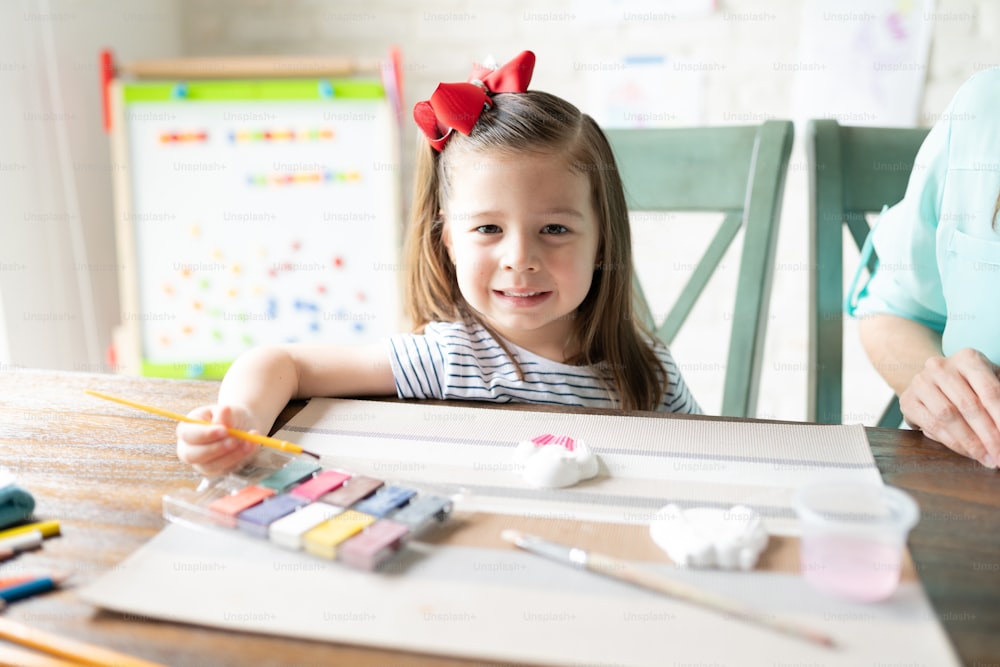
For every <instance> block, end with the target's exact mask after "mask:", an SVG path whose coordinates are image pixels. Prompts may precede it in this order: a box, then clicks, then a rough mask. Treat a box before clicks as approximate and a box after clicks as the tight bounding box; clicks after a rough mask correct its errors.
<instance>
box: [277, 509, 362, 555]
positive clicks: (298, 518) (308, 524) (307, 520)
mask: <svg viewBox="0 0 1000 667" xmlns="http://www.w3.org/2000/svg"><path fill="white" fill-rule="evenodd" d="M343 511H344V508H342V507H337V506H336V505H327V504H326V503H313V504H312V505H306V506H305V507H303V508H302V509H300V510H297V511H295V512H292V513H291V514H289V515H287V516H284V517H282V518H280V519H278V520H277V521H275V522H274V523H272V524H271V527H270V528H269V529H268V531H267V534H268V537H270V538H271V541H272V542H274V543H275V544H277V545H280V546H283V547H285V548H287V549H301V548H302V537H303V535H305V534H306V533H307V532H309V531H310V530H312V529H313V528H315V527H316V526H318V525H320V524H321V523H323V522H324V521H328V520H330V519H332V518H333V517H335V516H337V515H338V514H340V513H341V512H343Z"/></svg>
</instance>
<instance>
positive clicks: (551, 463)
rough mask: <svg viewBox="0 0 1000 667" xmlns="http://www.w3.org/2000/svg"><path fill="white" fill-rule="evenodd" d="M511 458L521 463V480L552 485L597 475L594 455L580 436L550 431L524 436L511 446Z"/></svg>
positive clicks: (547, 486) (560, 484) (547, 487)
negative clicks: (575, 436) (525, 437)
mask: <svg viewBox="0 0 1000 667" xmlns="http://www.w3.org/2000/svg"><path fill="white" fill-rule="evenodd" d="M514 461H515V462H517V463H520V464H522V465H523V466H524V473H523V475H524V481H526V482H527V483H528V484H530V485H531V486H535V487H539V488H546V489H553V488H558V487H563V486H573V485H574V484H576V483H577V482H579V481H581V480H584V479H590V478H591V477H594V476H596V475H597V468H598V466H597V455H596V454H594V452H592V451H591V450H590V447H588V446H587V443H585V442H584V441H583V440H574V439H573V438H571V437H569V436H566V435H560V436H555V435H552V434H549V433H546V434H544V435H539V436H536V437H534V438H532V439H531V440H523V441H521V442H520V443H518V445H517V449H515V450H514Z"/></svg>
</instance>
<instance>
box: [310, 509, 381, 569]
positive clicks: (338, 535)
mask: <svg viewBox="0 0 1000 667" xmlns="http://www.w3.org/2000/svg"><path fill="white" fill-rule="evenodd" d="M373 523H375V517H373V516H371V515H370V514H362V513H361V512H355V511H354V510H346V511H344V512H342V513H340V514H338V515H337V516H335V517H333V518H332V519H330V520H329V521H325V522H323V523H321V524H320V525H318V526H316V527H315V528H313V529H312V530H310V531H308V532H307V533H306V534H305V535H303V536H302V546H303V547H304V548H305V550H306V551H307V552H309V553H311V554H313V555H314V556H322V557H323V558H329V559H330V560H333V559H334V558H336V557H337V547H338V546H339V545H340V544H341V543H342V542H344V541H345V540H347V539H348V538H351V537H354V536H355V535H357V534H358V533H360V532H361V531H362V530H364V529H365V528H367V527H368V526H370V525H372V524H373Z"/></svg>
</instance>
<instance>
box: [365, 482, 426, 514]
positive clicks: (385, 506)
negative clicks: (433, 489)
mask: <svg viewBox="0 0 1000 667" xmlns="http://www.w3.org/2000/svg"><path fill="white" fill-rule="evenodd" d="M415 495H417V492H416V491H414V490H413V489H407V488H405V487H402V486H384V487H382V488H381V489H379V490H378V491H377V492H376V493H375V495H373V496H369V497H368V498H365V499H364V500H362V501H361V502H359V503H358V504H357V505H355V506H354V509H356V510H357V511H359V512H364V513H365V514H371V515H372V516H377V517H378V518H380V519H381V518H382V517H384V516H385V515H386V514H388V513H389V512H391V511H393V510H395V509H397V508H399V507H402V506H403V505H405V504H406V503H408V502H410V498H412V497H413V496H415Z"/></svg>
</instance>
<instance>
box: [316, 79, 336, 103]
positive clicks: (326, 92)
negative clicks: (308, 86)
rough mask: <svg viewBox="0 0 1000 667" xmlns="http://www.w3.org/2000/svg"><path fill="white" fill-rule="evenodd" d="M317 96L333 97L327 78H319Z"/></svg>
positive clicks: (331, 87)
mask: <svg viewBox="0 0 1000 667" xmlns="http://www.w3.org/2000/svg"><path fill="white" fill-rule="evenodd" d="M319 96H320V97H325V98H327V99H332V98H333V85H332V84H331V83H330V81H329V80H328V79H320V81H319Z"/></svg>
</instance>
